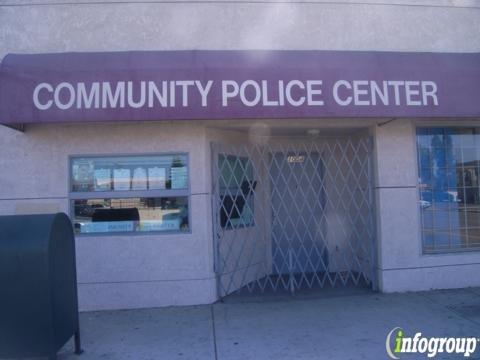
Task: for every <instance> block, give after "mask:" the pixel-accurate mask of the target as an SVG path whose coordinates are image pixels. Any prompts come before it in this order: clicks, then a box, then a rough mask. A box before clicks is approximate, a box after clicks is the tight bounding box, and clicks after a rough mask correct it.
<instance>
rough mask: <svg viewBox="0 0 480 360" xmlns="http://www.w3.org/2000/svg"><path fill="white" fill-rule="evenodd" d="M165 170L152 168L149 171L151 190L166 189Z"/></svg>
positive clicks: (149, 186)
mask: <svg viewBox="0 0 480 360" xmlns="http://www.w3.org/2000/svg"><path fill="white" fill-rule="evenodd" d="M165 184H166V173H165V168H159V167H152V168H149V169H148V188H149V189H150V190H158V189H165V187H166V186H165Z"/></svg>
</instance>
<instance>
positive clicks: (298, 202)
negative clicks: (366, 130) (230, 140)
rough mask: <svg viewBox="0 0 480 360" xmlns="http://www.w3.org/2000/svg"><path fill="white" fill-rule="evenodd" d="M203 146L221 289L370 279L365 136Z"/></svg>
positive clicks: (306, 285)
mask: <svg viewBox="0 0 480 360" xmlns="http://www.w3.org/2000/svg"><path fill="white" fill-rule="evenodd" d="M293 139H294V138H293ZM211 146H212V169H213V189H212V190H213V192H212V194H213V198H212V205H213V207H212V208H213V223H214V224H213V227H214V245H215V272H216V276H217V291H218V295H219V296H220V297H224V296H226V295H228V294H230V293H233V292H236V291H241V290H246V291H250V292H253V291H257V290H260V292H265V291H267V290H274V291H277V290H283V291H288V292H295V291H298V290H304V289H311V288H314V287H320V288H323V287H326V286H333V287H334V286H347V285H361V284H362V285H364V286H370V287H375V284H376V280H375V278H374V276H375V272H374V266H375V253H374V248H375V247H374V241H375V238H374V237H375V231H374V229H375V226H374V216H373V189H372V170H371V153H372V151H371V150H372V143H371V139H370V138H369V137H352V136H350V137H338V138H325V139H320V138H317V139H303V138H302V139H301V140H292V139H286V138H284V139H282V138H277V139H275V138H270V140H269V141H267V142H261V143H249V142H245V143H240V144H220V143H212V144H211Z"/></svg>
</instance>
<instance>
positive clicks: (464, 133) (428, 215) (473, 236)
mask: <svg viewBox="0 0 480 360" xmlns="http://www.w3.org/2000/svg"><path fill="white" fill-rule="evenodd" d="M417 149H418V174H419V191H420V209H421V220H422V238H423V251H424V253H439V252H449V251H458V250H478V249H480V196H479V186H480V182H479V174H480V171H479V169H480V167H479V166H480V128H437V127H435V128H418V129H417Z"/></svg>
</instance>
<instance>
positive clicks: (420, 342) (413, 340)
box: [385, 327, 480, 360]
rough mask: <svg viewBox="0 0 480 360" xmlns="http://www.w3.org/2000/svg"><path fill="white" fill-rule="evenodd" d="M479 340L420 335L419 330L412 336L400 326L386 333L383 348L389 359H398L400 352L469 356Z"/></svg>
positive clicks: (431, 355)
mask: <svg viewBox="0 0 480 360" xmlns="http://www.w3.org/2000/svg"><path fill="white" fill-rule="evenodd" d="M478 342H480V339H479V338H476V337H463V338H454V337H442V338H441V337H431V338H427V337H422V333H421V332H417V333H415V335H414V336H413V337H407V336H405V332H404V331H403V329H402V328H400V327H395V328H393V329H392V330H391V331H390V332H389V333H388V335H387V339H386V341H385V348H386V350H387V354H388V356H389V357H390V358H391V359H395V360H398V359H400V355H401V354H408V353H414V354H427V356H428V357H429V358H433V357H435V356H437V355H438V354H440V353H447V354H457V355H463V356H464V357H470V355H472V354H473V353H474V352H475V350H476V348H477V343H478Z"/></svg>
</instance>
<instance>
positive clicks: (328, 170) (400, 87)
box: [0, 0, 480, 310]
mask: <svg viewBox="0 0 480 360" xmlns="http://www.w3.org/2000/svg"><path fill="white" fill-rule="evenodd" d="M0 58H1V59H2V62H1V65H0V123H3V124H5V126H0V214H2V215H6V214H26V213H51V212H58V211H62V212H65V213H67V214H69V216H70V217H71V219H72V222H73V224H74V227H75V232H76V247H77V268H78V281H79V297H80V307H81V308H82V309H83V310H98V309H120V308H140V307H155V306H166V305H186V304H204V303H212V302H214V301H216V300H217V299H219V298H220V297H223V296H226V295H229V294H231V293H234V292H236V291H237V290H243V291H258V292H265V291H277V292H296V291H305V290H308V289H319V288H320V289H321V288H325V287H345V286H348V287H350V286H359V287H367V288H371V289H373V290H377V289H378V290H380V291H383V292H396V291H416V290H428V289H440V288H457V287H468V286H480V280H479V278H478V277H476V276H474V274H476V273H477V272H478V271H479V270H480V253H479V252H478V251H479V249H480V183H479V175H480V126H479V125H480V122H479V120H480V101H479V100H478V99H480V6H479V5H478V3H477V2H476V1H467V0H464V1H461V0H459V1H447V0H441V1H433V0H422V1H411V0H399V1H396V2H395V3H393V2H389V1H376V0H375V1H374V0H370V1H362V2H355V1H346V0H339V1H336V2H331V1H328V2H327V1H322V0H317V1H313V2H312V1H309V2H301V1H300V2H291V3H290V2H276V1H271V2H270V1H266V2H249V1H232V2H224V1H223V2H221V1H219V2H216V1H208V2H203V1H198V2H197V1H196V2H188V3H185V2H175V1H170V2H163V1H158V2H148V3H145V2H141V1H128V2H122V1H108V0H104V1H95V2H89V1H86V2H82V3H77V2H74V1H65V0H63V1H56V0H44V1H42V2H41V3H39V2H37V1H34V0H22V1H13V0H2V1H0Z"/></svg>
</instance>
